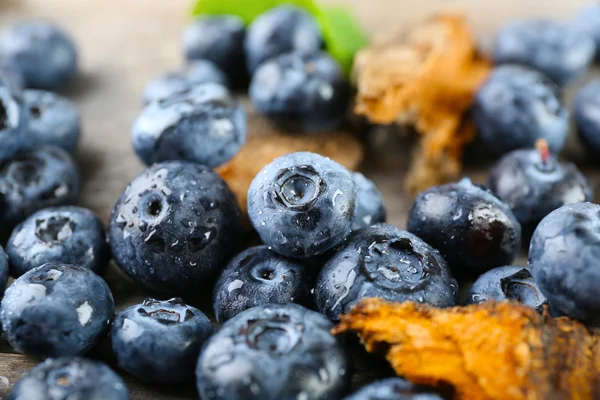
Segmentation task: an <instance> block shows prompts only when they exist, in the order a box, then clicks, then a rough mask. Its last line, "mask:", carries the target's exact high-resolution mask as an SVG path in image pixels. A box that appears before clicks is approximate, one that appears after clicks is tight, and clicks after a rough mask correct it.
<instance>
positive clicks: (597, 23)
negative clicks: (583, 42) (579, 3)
mask: <svg viewBox="0 0 600 400" xmlns="http://www.w3.org/2000/svg"><path fill="white" fill-rule="evenodd" d="M571 26H572V27H573V28H574V29H576V30H578V31H580V32H583V33H584V34H587V35H589V36H590V37H591V38H592V39H594V42H595V44H596V55H598V54H599V53H598V49H600V4H598V3H597V2H594V3H590V4H587V5H585V6H583V7H581V9H580V10H579V11H578V12H577V13H576V14H575V16H574V18H573V20H572V21H571Z"/></svg>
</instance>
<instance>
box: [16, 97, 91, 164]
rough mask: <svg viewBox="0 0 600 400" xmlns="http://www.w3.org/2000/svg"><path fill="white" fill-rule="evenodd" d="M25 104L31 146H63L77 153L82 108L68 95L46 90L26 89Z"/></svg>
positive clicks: (33, 147) (70, 151)
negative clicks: (78, 108)
mask: <svg viewBox="0 0 600 400" xmlns="http://www.w3.org/2000/svg"><path fill="white" fill-rule="evenodd" d="M23 100H24V103H25V107H26V108H27V110H28V111H29V124H28V129H29V131H30V135H31V139H30V147H31V148H32V149H35V148H37V147H40V146H43V145H51V146H57V147H61V148H63V149H64V150H66V151H68V152H69V153H73V152H75V149H76V148H77V142H78V141H79V135H80V129H81V128H80V122H79V111H78V110H77V107H75V105H74V104H73V103H71V101H69V100H68V99H67V98H65V97H62V96H59V95H57V94H56V93H52V92H46V91H43V90H25V92H24V95H23Z"/></svg>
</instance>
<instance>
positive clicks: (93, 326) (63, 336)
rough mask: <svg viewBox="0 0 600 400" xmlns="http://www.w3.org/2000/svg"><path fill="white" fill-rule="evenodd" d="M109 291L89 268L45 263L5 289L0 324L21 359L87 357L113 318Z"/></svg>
mask: <svg viewBox="0 0 600 400" xmlns="http://www.w3.org/2000/svg"><path fill="white" fill-rule="evenodd" d="M114 308H115V306H114V300H113V296H112V294H111V293H110V289H109V288H108V286H107V285H106V283H105V282H104V280H102V278H100V277H99V276H98V275H96V274H94V273H93V272H92V271H90V270H89V269H87V268H83V267H79V266H75V265H65V264H54V263H48V264H44V265H42V266H40V267H37V268H34V269H32V270H30V271H28V272H27V273H25V274H24V275H23V276H21V277H20V278H18V279H17V280H16V281H15V282H14V283H13V284H12V285H10V286H9V287H8V289H6V293H5V294H4V298H3V299H2V307H1V310H0V320H1V321H2V330H3V331H4V336H5V337H6V339H7V340H8V342H9V343H10V345H11V346H12V347H13V348H14V349H15V350H16V351H18V352H19V353H23V354H27V355H31V356H35V357H40V358H46V357H60V356H76V355H83V354H85V353H87V352H88V351H89V350H90V349H91V348H93V347H94V346H95V345H97V344H98V343H99V342H100V340H102V339H103V338H104V337H105V336H106V333H107V332H108V329H109V327H110V324H111V322H112V319H113V316H114Z"/></svg>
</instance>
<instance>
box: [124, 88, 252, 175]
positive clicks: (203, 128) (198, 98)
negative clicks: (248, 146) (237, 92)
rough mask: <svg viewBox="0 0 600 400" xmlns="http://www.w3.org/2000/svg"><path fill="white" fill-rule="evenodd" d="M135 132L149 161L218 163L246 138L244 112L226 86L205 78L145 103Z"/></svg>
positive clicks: (138, 147) (136, 143)
mask: <svg viewBox="0 0 600 400" xmlns="http://www.w3.org/2000/svg"><path fill="white" fill-rule="evenodd" d="M132 136H133V148H134V150H135V152H136V153H137V155H138V157H139V158H140V159H141V160H142V161H143V162H144V163H145V164H146V165H150V164H153V163H156V162H162V161H172V160H182V161H192V162H197V163H200V164H204V165H207V166H208V167H210V168H215V167H218V166H219V165H221V164H223V163H225V162H227V161H229V160H230V159H231V158H232V157H233V156H234V155H235V154H236V153H237V152H238V151H239V150H240V148H241V147H242V146H243V145H244V143H245V142H246V113H245V111H244V108H243V107H242V106H241V104H240V103H239V102H238V101H237V100H235V99H234V98H233V96H232V95H231V93H229V91H228V90H227V88H225V87H224V86H221V85H219V84H216V83H205V84H201V85H196V86H193V87H191V88H189V89H187V90H184V91H182V92H179V93H177V94H175V95H173V96H171V97H169V98H167V99H164V100H160V101H156V102H152V103H150V104H149V105H147V106H146V108H144V110H143V111H142V113H141V115H140V116H139V117H138V119H137V120H136V122H135V125H134V126H133V130H132Z"/></svg>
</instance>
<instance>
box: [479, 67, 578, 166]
mask: <svg viewBox="0 0 600 400" xmlns="http://www.w3.org/2000/svg"><path fill="white" fill-rule="evenodd" d="M473 118H474V119H475V124H476V127H477V134H478V137H479V139H480V140H481V142H482V143H483V144H484V145H485V146H486V147H487V149H488V151H490V152H491V153H493V154H496V155H502V154H505V153H508V152H509V151H511V150H516V149H520V148H531V147H533V146H534V144H535V142H536V140H538V139H544V140H545V141H546V142H547V143H548V146H549V147H550V150H551V151H552V152H553V153H558V152H559V151H560V150H561V149H562V148H563V145H564V143H565V139H566V137H567V133H568V130H569V111H568V110H567V109H566V108H565V107H564V106H563V104H562V103H561V100H560V97H559V94H558V88H557V87H556V85H555V84H554V83H552V82H551V81H550V80H549V79H548V78H546V77H545V76H544V75H542V74H540V73H538V72H536V71H534V70H530V69H527V68H525V67H519V66H514V65H504V66H500V67H496V68H495V69H494V70H493V71H492V73H491V75H490V76H489V77H488V79H487V81H485V82H484V83H483V85H482V86H481V87H480V88H479V90H478V91H477V94H476V96H475V100H474V103H473Z"/></svg>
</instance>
